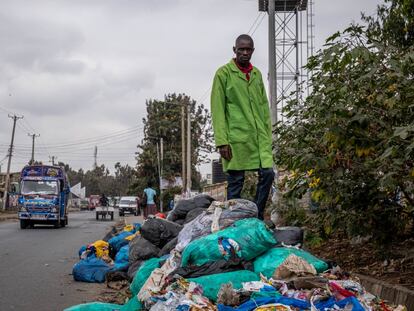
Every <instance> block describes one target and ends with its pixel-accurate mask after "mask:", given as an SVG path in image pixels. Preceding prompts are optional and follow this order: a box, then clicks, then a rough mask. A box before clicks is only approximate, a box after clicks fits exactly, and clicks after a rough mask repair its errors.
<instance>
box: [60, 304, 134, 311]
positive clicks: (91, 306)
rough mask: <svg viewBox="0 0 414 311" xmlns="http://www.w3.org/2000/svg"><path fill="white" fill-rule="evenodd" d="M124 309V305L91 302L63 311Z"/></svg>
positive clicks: (111, 310) (116, 310) (118, 310)
mask: <svg viewBox="0 0 414 311" xmlns="http://www.w3.org/2000/svg"><path fill="white" fill-rule="evenodd" d="M122 307H123V306H122V305H116V304H113V303H105V302H89V303H82V304H80V305H76V306H72V307H69V308H66V309H64V310H63V311H120V310H121V308H122ZM131 311H132V310H131ZM137 311H138V310H137Z"/></svg>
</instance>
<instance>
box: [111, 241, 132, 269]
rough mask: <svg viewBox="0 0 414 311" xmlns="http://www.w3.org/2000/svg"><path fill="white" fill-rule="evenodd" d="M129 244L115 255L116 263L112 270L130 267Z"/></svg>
mask: <svg viewBox="0 0 414 311" xmlns="http://www.w3.org/2000/svg"><path fill="white" fill-rule="evenodd" d="M128 254H129V245H125V246H122V247H121V249H120V250H119V252H118V253H116V256H115V264H114V266H113V267H112V269H111V271H126V270H128V267H129V260H128Z"/></svg>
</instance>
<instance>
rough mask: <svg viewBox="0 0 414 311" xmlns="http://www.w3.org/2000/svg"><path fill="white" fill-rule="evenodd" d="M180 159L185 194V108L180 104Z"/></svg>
mask: <svg viewBox="0 0 414 311" xmlns="http://www.w3.org/2000/svg"><path fill="white" fill-rule="evenodd" d="M181 159H182V167H181V181H182V183H183V192H185V191H186V190H185V189H186V187H187V181H186V175H185V173H186V172H185V166H186V164H185V106H184V104H182V106H181Z"/></svg>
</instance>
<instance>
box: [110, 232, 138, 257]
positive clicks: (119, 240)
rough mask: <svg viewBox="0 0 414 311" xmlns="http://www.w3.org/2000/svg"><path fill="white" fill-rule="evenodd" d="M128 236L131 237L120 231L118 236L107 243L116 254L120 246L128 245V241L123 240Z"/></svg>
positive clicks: (127, 233)
mask: <svg viewBox="0 0 414 311" xmlns="http://www.w3.org/2000/svg"><path fill="white" fill-rule="evenodd" d="M130 235H133V233H131V232H128V231H122V232H121V233H120V234H118V235H116V236H114V237H112V238H110V239H109V241H108V243H109V245H110V246H111V247H112V248H113V249H114V250H115V253H118V252H119V250H120V249H121V247H122V246H125V245H127V244H128V243H129V241H128V240H125V238H126V237H128V236H130Z"/></svg>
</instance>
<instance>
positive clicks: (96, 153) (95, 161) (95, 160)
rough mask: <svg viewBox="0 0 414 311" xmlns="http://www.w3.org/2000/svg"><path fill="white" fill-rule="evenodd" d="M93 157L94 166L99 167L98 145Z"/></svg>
mask: <svg viewBox="0 0 414 311" xmlns="http://www.w3.org/2000/svg"><path fill="white" fill-rule="evenodd" d="M93 158H94V162H93V168H94V169H95V168H97V167H98V162H97V158H98V146H95V149H94V151H93Z"/></svg>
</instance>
